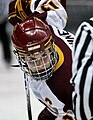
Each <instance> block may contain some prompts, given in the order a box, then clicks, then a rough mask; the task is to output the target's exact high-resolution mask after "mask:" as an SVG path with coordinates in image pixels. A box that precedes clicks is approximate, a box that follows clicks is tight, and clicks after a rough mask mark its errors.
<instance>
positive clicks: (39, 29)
mask: <svg viewBox="0 0 93 120" xmlns="http://www.w3.org/2000/svg"><path fill="white" fill-rule="evenodd" d="M51 37H52V34H51V31H50V29H49V27H48V26H47V25H46V24H44V22H42V21H41V20H40V19H38V18H36V17H34V18H32V19H28V20H26V21H24V22H22V23H21V24H19V23H17V25H16V26H15V28H14V31H13V35H12V42H13V44H14V47H15V48H16V49H17V50H18V51H21V52H30V51H35V50H36V49H44V46H45V44H46V43H47V42H48V41H49V40H50V38H51Z"/></svg>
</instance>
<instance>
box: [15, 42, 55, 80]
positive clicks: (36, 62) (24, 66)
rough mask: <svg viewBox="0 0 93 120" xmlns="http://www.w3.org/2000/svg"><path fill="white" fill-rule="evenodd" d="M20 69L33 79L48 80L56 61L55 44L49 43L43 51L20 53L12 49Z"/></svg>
mask: <svg viewBox="0 0 93 120" xmlns="http://www.w3.org/2000/svg"><path fill="white" fill-rule="evenodd" d="M14 53H15V55H16V58H17V60H18V62H19V66H20V67H21V70H22V71H23V72H25V73H26V74H27V75H30V76H31V77H33V79H35V80H48V79H49V78H50V77H51V76H52V74H53V71H54V68H55V65H56V63H57V53H56V50H55V44H54V42H53V43H50V44H49V45H48V46H47V47H46V48H45V49H44V50H43V51H38V52H35V53H33V54H31V53H30V54H22V53H20V52H18V51H17V50H15V51H14Z"/></svg>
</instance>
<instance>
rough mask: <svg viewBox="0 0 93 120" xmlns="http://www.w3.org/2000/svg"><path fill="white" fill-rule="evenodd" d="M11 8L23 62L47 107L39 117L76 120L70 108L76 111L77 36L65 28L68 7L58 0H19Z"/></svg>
mask: <svg viewBox="0 0 93 120" xmlns="http://www.w3.org/2000/svg"><path fill="white" fill-rule="evenodd" d="M9 8H10V10H9V16H8V19H9V21H10V23H11V24H12V25H14V26H15V27H14V32H13V36H12V41H13V45H14V47H15V48H16V50H15V54H16V55H17V58H18V61H19V65H20V66H21V69H22V70H23V71H24V73H25V74H26V80H28V81H29V84H30V87H31V88H32V90H33V92H34V94H35V95H36V97H37V98H38V99H39V100H40V101H41V102H42V103H43V104H44V105H45V106H46V108H45V109H44V110H43V111H42V112H41V114H40V115H39V117H38V120H49V119H51V120H52V119H53V120H55V119H56V120H61V119H69V120H73V119H74V118H73V113H72V111H69V110H72V91H73V87H72V86H71V84H70V83H69V80H70V78H71V63H72V60H71V46H72V43H73V36H72V34H70V33H69V32H66V31H63V28H64V27H65V25H66V22H67V13H66V11H65V9H64V8H63V6H62V5H61V3H60V2H59V1H57V0H41V1H38V0H37V1H35V0H31V1H25V0H17V1H16V2H15V1H13V2H11V3H10V6H9ZM29 8H30V9H29ZM38 18H39V19H38ZM40 19H41V20H40ZM42 21H44V22H45V23H46V24H48V26H49V27H50V28H49V27H48V26H47V25H46V24H45V23H43V22H42ZM32 29H33V30H32ZM50 29H51V30H50ZM26 30H27V31H26ZM54 41H55V43H54Z"/></svg>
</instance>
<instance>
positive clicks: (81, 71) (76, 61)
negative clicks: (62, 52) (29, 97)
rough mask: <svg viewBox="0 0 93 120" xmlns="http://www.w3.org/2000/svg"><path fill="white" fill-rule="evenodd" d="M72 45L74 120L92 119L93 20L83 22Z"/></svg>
mask: <svg viewBox="0 0 93 120" xmlns="http://www.w3.org/2000/svg"><path fill="white" fill-rule="evenodd" d="M75 37H76V38H75V39H76V40H75V42H74V45H73V55H72V57H73V64H72V79H71V83H72V85H74V88H75V89H74V92H73V108H74V112H75V115H76V120H93V21H92V20H89V21H87V22H83V23H82V24H81V25H80V26H79V28H78V30H77V32H76V35H75Z"/></svg>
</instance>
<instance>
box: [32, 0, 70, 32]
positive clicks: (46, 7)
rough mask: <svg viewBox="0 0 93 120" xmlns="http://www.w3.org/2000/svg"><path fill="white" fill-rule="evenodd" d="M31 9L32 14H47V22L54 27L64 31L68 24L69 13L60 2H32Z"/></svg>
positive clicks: (44, 0) (50, 0)
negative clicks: (35, 12)
mask: <svg viewBox="0 0 93 120" xmlns="http://www.w3.org/2000/svg"><path fill="white" fill-rule="evenodd" d="M30 9H31V11H32V12H34V11H37V12H39V13H42V12H47V16H46V21H47V23H48V24H49V25H50V26H51V27H52V26H55V27H56V28H57V29H60V30H61V29H64V28H65V26H66V23H67V18H68V16H67V13H66V10H65V9H64V7H63V6H62V4H61V3H60V2H59V1H58V0H41V1H39V2H38V3H37V4H36V2H34V0H32V2H31V5H30Z"/></svg>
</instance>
